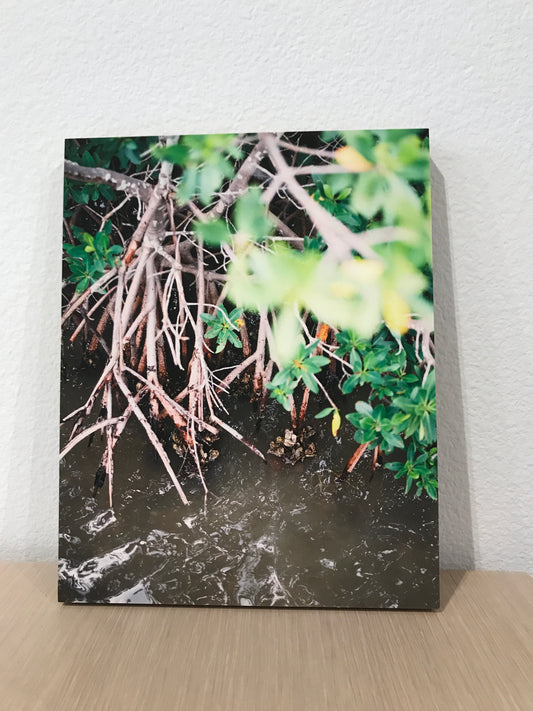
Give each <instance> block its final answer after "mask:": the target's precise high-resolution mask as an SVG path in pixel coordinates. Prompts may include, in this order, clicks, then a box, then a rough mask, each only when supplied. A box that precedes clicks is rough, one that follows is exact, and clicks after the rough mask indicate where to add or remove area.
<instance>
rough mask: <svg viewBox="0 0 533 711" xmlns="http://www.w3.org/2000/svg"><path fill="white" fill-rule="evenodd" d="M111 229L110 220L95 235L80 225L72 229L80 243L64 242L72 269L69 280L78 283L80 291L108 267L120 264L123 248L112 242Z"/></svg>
mask: <svg viewBox="0 0 533 711" xmlns="http://www.w3.org/2000/svg"><path fill="white" fill-rule="evenodd" d="M111 229H112V224H111V221H110V220H108V221H107V222H106V223H105V225H104V227H103V229H102V230H101V231H99V232H97V233H96V234H95V235H94V236H93V235H91V234H89V233H88V232H85V231H84V230H82V229H80V228H79V227H73V228H72V231H73V234H74V237H75V238H76V241H77V242H78V244H75V245H73V244H69V243H68V242H65V243H64V244H63V249H64V251H65V253H66V256H65V262H66V264H67V265H68V267H69V270H70V276H69V277H68V279H67V281H69V282H71V283H74V284H76V291H77V292H78V293H81V292H83V291H85V289H87V287H88V286H89V285H90V284H94V282H96V281H98V279H100V277H102V276H103V275H104V273H105V270H106V268H108V267H115V266H117V264H119V259H118V255H119V254H120V253H121V252H122V249H123V248H122V246H120V245H116V244H111V241H110V234H111Z"/></svg>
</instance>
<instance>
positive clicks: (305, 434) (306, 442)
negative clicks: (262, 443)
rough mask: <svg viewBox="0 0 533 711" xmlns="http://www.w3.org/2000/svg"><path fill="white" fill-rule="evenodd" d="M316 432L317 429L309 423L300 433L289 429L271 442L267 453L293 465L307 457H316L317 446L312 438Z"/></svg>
mask: <svg viewBox="0 0 533 711" xmlns="http://www.w3.org/2000/svg"><path fill="white" fill-rule="evenodd" d="M315 434H316V432H315V430H314V429H313V428H312V427H309V426H308V425H306V426H305V427H303V428H302V431H301V432H300V433H299V434H296V433H295V432H293V431H292V430H288V429H287V430H285V434H284V435H283V436H278V437H276V439H274V440H272V442H270V446H269V448H268V451H267V454H272V455H273V456H274V457H278V458H279V459H281V460H282V461H283V462H284V463H285V464H291V465H294V464H296V463H297V462H301V461H302V460H303V459H305V458H306V457H314V456H315V454H316V447H315V444H314V443H313V442H312V441H311V440H312V439H313V437H314V436H315Z"/></svg>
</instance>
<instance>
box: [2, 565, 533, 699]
mask: <svg viewBox="0 0 533 711" xmlns="http://www.w3.org/2000/svg"><path fill="white" fill-rule="evenodd" d="M0 580H1V588H0V601H1V607H0V610H1V613H0V690H1V692H2V693H1V694H0V708H1V709H5V710H6V711H11V709H13V710H14V711H25V710H26V709H28V710H30V709H31V711H96V710H97V711H108V710H109V711H122V710H124V711H126V710H128V711H131V710H135V711H141V710H144V709H146V710H147V711H148V710H149V711H167V710H168V711H176V710H177V709H187V710H188V711H219V710H220V711H267V710H268V711H273V710H277V711H300V709H301V710H302V711H325V710H328V711H329V710H330V709H331V710H332V711H343V710H344V709H350V710H353V709H355V710H357V711H389V710H391V711H403V710H404V709H405V711H432V710H433V709H437V710H439V711H440V710H441V709H442V710H444V709H445V710H446V711H462V710H463V709H464V710H465V711H477V710H478V709H479V710H480V711H481V710H483V711H492V710H494V711H507V709H512V710H514V709H516V710H518V711H529V710H530V709H533V682H532V678H533V673H532V672H533V581H532V579H531V578H530V577H529V576H527V575H526V574H524V573H489V572H468V573H464V572H458V571H455V572H452V571H444V572H443V573H442V582H441V595H442V604H443V609H441V610H440V611H438V612H398V611H394V612H392V611H391V612H388V611H387V612H385V611H348V610H282V609H281V610H280V609H276V610H265V609H220V608H201V609H198V608H173V607H129V606H120V607H119V606H90V607H89V606H85V605H83V606H82V605H72V606H63V605H61V604H59V603H57V602H56V597H55V596H56V585H55V583H56V568H55V566H54V564H53V563H52V564H50V563H0Z"/></svg>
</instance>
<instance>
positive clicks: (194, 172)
mask: <svg viewBox="0 0 533 711" xmlns="http://www.w3.org/2000/svg"><path fill="white" fill-rule="evenodd" d="M197 192H198V169H197V168H186V169H185V170H184V171H183V175H182V176H181V180H180V182H179V185H178V188H177V191H176V194H177V198H178V202H179V203H180V204H181V205H184V204H185V203H187V202H189V200H190V199H191V198H192V197H194V196H195V195H196V193H197Z"/></svg>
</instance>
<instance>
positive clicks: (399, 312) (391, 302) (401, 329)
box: [382, 289, 411, 333]
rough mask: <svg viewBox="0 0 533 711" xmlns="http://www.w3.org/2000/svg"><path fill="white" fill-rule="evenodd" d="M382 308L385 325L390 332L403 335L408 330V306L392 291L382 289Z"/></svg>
mask: <svg viewBox="0 0 533 711" xmlns="http://www.w3.org/2000/svg"><path fill="white" fill-rule="evenodd" d="M382 307H383V316H384V318H385V323H386V324H387V326H388V327H389V328H390V330H391V331H395V332H396V333H405V332H406V331H407V330H408V328H409V319H410V315H411V314H410V311H411V310H410V308H409V304H408V303H407V301H405V299H403V298H402V297H401V296H400V295H399V294H398V293H397V292H396V291H394V290H393V289H384V290H383V294H382Z"/></svg>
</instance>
